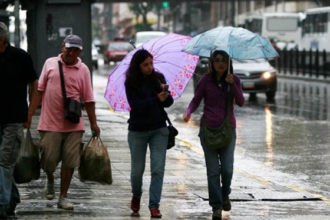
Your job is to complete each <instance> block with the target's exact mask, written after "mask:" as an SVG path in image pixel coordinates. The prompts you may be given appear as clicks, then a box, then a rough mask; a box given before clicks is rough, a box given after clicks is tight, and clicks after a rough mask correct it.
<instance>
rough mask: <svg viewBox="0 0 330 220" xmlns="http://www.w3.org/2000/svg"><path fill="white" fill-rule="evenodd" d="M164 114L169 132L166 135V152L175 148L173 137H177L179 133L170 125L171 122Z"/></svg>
mask: <svg viewBox="0 0 330 220" xmlns="http://www.w3.org/2000/svg"><path fill="white" fill-rule="evenodd" d="M164 112H165V110H164ZM165 114H166V121H167V122H168V126H167V128H168V131H169V132H170V133H169V135H168V142H167V150H168V149H171V148H172V147H174V146H175V136H177V135H178V134H179V131H178V130H177V129H176V128H175V127H174V126H173V125H172V123H171V120H170V119H169V117H168V116H167V113H166V112H165Z"/></svg>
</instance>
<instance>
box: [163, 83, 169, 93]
mask: <svg viewBox="0 0 330 220" xmlns="http://www.w3.org/2000/svg"><path fill="white" fill-rule="evenodd" d="M164 92H169V91H168V85H167V84H165V85H164Z"/></svg>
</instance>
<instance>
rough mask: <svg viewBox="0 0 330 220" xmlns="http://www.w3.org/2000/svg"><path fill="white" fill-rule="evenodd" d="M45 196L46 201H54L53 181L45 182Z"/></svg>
mask: <svg viewBox="0 0 330 220" xmlns="http://www.w3.org/2000/svg"><path fill="white" fill-rule="evenodd" d="M45 195H46V198H47V199H48V200H52V199H54V197H55V187H54V181H49V180H47V183H46V185H45Z"/></svg>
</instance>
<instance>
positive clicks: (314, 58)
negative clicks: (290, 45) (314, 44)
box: [271, 49, 330, 78]
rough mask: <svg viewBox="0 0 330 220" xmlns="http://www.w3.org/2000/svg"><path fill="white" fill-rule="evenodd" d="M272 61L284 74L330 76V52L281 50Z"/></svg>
mask: <svg viewBox="0 0 330 220" xmlns="http://www.w3.org/2000/svg"><path fill="white" fill-rule="evenodd" d="M278 53H279V55H280V57H278V58H277V59H275V60H272V61H271V63H272V64H273V65H274V67H275V68H276V69H277V71H278V72H279V73H281V74H284V75H292V76H305V77H322V76H323V77H324V78H330V53H329V52H328V53H327V52H326V51H325V50H324V51H319V50H314V51H313V50H308V51H306V50H302V51H299V50H298V49H293V50H289V51H287V50H285V49H284V50H279V51H278Z"/></svg>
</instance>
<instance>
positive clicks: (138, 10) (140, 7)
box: [128, 2, 154, 31]
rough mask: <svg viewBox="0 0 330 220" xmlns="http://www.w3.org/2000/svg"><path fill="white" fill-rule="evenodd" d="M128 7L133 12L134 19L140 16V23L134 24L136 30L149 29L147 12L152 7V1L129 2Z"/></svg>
mask: <svg viewBox="0 0 330 220" xmlns="http://www.w3.org/2000/svg"><path fill="white" fill-rule="evenodd" d="M128 7H129V9H130V10H131V11H132V12H133V13H134V14H135V18H136V21H138V20H139V18H140V16H142V24H141V25H138V24H137V25H136V27H135V28H136V29H137V31H146V30H150V29H151V28H150V25H149V24H148V19H147V14H148V12H149V11H151V10H152V9H153V8H154V3H149V2H142V3H131V4H129V6H128Z"/></svg>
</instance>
